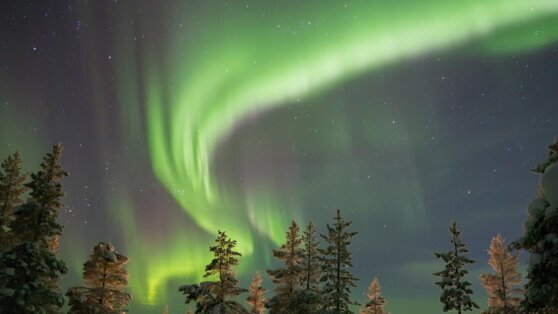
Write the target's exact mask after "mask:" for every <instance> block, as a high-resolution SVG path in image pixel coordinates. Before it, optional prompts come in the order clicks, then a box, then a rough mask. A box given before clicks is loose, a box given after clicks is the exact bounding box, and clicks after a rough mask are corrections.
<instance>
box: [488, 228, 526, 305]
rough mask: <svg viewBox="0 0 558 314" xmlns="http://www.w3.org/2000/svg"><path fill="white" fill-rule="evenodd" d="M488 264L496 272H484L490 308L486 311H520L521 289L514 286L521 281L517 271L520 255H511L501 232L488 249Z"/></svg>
mask: <svg viewBox="0 0 558 314" xmlns="http://www.w3.org/2000/svg"><path fill="white" fill-rule="evenodd" d="M488 255H489V259H488V264H489V265H490V267H492V269H493V270H494V274H482V275H481V281H482V285H483V286H484V288H485V289H486V292H487V294H488V309H487V311H485V313H487V314H488V313H498V314H514V313H517V311H518V306H519V302H520V301H521V299H520V298H519V297H518V294H520V293H521V292H522V290H521V289H517V288H514V286H517V285H519V284H520V283H521V275H520V274H519V272H518V271H517V264H518V256H517V255H511V254H510V253H509V252H508V249H507V247H506V246H505V245H504V238H502V236H501V235H500V234H498V235H497V236H495V237H493V238H492V241H491V242H490V248H489V249H488Z"/></svg>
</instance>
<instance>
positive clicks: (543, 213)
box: [513, 137, 558, 314]
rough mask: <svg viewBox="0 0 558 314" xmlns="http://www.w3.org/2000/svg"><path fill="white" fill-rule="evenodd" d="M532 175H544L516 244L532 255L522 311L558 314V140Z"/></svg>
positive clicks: (550, 147)
mask: <svg viewBox="0 0 558 314" xmlns="http://www.w3.org/2000/svg"><path fill="white" fill-rule="evenodd" d="M532 171H533V172H535V173H540V174H542V177H541V179H540V183H539V190H538V193H537V195H536V198H535V200H533V201H532V202H531V204H529V208H528V210H527V211H528V214H529V216H528V218H527V221H526V222H525V225H524V234H523V237H521V238H520V239H519V240H517V241H516V242H514V243H513V246H514V247H515V248H516V249H522V250H526V251H528V252H529V253H530V254H531V256H530V258H529V266H528V267H527V279H528V282H527V284H526V285H525V298H524V300H523V302H522V304H521V307H522V311H524V312H526V313H545V314H546V313H558V137H557V138H556V139H555V140H554V143H553V144H551V145H550V146H548V157H547V160H546V161H545V162H543V163H541V164H539V165H538V166H537V167H536V168H535V169H533V170H532Z"/></svg>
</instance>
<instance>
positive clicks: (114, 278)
mask: <svg viewBox="0 0 558 314" xmlns="http://www.w3.org/2000/svg"><path fill="white" fill-rule="evenodd" d="M127 263H128V258H127V257H126V256H124V255H122V254H120V253H118V252H116V250H115V249H114V246H113V245H112V244H110V243H104V242H100V243H99V244H97V245H95V247H94V248H93V252H92V254H91V255H90V256H89V260H87V262H85V264H83V281H84V283H85V287H72V288H70V289H68V292H67V293H66V295H67V296H68V298H69V305H70V311H69V313H72V314H74V313H75V314H82V313H106V314H120V313H122V312H123V311H124V310H125V308H126V307H127V306H128V303H130V301H131V300H132V295H131V294H130V293H128V292H126V287H127V286H128V272H127V271H126V270H125V269H124V266H125V265H126V264H127Z"/></svg>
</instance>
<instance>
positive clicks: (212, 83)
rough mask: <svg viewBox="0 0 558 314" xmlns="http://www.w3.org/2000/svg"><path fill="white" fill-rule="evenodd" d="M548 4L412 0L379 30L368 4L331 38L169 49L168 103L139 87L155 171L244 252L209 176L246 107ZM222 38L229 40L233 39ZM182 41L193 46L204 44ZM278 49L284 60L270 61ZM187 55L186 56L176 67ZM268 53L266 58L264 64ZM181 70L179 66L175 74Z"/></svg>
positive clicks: (316, 34)
mask: <svg viewBox="0 0 558 314" xmlns="http://www.w3.org/2000/svg"><path fill="white" fill-rule="evenodd" d="M355 7H356V6H355ZM557 8H558V4H557V3H556V1H552V0H547V1H537V2H536V3H533V2H532V1H514V2H513V3H510V2H509V1H490V2H486V1H467V2H459V3H453V2H452V3H451V5H449V4H444V3H443V2H437V1H436V2H435V1H432V2H431V3H429V4H428V5H424V4H423V2H421V5H420V7H419V6H417V7H415V8H413V7H411V8H406V9H407V10H413V9H416V10H418V12H421V13H422V14H421V15H420V16H419V14H417V15H416V16H414V15H413V14H408V13H406V12H408V11H400V12H392V14H393V15H394V16H393V17H392V21H391V23H390V25H388V26H386V25H381V23H378V22H376V20H377V18H379V17H380V15H379V14H378V12H377V11H376V9H378V8H377V7H375V6H370V7H369V8H368V9H367V8H356V10H353V11H351V10H350V9H348V10H349V13H346V14H347V15H348V16H352V15H354V16H357V20H358V21H356V22H354V23H353V22H351V21H348V22H347V23H345V24H344V25H341V24H335V25H333V26H334V27H335V29H334V30H331V32H332V34H338V35H340V37H338V38H327V37H324V36H323V35H321V34H323V33H325V32H328V31H329V29H325V30H324V29H321V28H319V27H317V28H316V30H311V31H308V33H306V34H301V36H304V42H301V41H299V40H297V39H296V38H295V37H293V38H292V40H289V39H287V40H283V41H280V42H279V43H278V44H277V43H275V42H273V41H270V42H267V43H266V45H268V46H269V47H267V48H262V47H258V46H260V43H263V42H265V40H264V38H258V36H259V35H260V36H261V34H260V33H258V32H255V31H254V32H252V33H253V34H238V33H236V32H235V31H234V30H232V31H229V32H227V30H225V31H224V32H223V33H222V34H219V33H217V35H215V36H216V37H215V38H212V39H211V40H210V42H211V43H223V46H220V45H219V44H217V47H211V49H212V51H213V52H212V53H211V54H210V55H209V56H207V57H205V58H204V57H202V56H200V55H199V53H198V54H196V53H195V52H193V53H192V54H193V55H194V56H191V55H189V54H188V52H189V51H188V50H191V48H190V49H188V48H185V49H183V50H179V51H183V52H184V53H180V54H178V56H177V57H176V58H177V60H175V62H174V63H172V64H176V65H177V66H176V67H175V70H176V71H177V72H178V74H173V75H172V76H173V77H174V76H176V78H175V79H173V80H172V82H173V85H174V86H175V87H174V88H175V89H176V90H177V91H178V92H177V93H176V94H175V93H172V94H168V95H166V96H167V98H168V101H166V102H163V101H160V100H157V99H155V98H157V94H158V93H160V91H159V89H158V88H157V87H153V86H152V87H150V88H148V94H149V95H150V96H151V99H150V106H149V115H148V116H149V127H150V145H151V151H152V157H153V167H154V169H155V173H156V174H157V176H158V177H159V178H160V179H161V181H162V182H163V183H164V184H165V185H166V186H167V188H168V189H169V190H170V191H171V192H172V193H173V195H174V196H175V198H176V199H177V200H178V201H179V202H180V203H181V204H182V205H183V207H184V208H185V209H186V210H187V212H188V213H189V215H191V216H192V218H194V219H195V220H196V222H197V223H198V224H199V225H200V226H202V228H204V229H206V230H207V231H209V232H215V230H217V229H219V228H225V229H232V230H234V231H235V233H238V234H239V237H240V240H241V241H242V240H243V241H242V242H241V243H243V245H244V249H245V250H246V249H247V248H248V247H250V246H251V244H250V243H251V241H250V239H251V236H250V234H249V232H248V231H247V230H238V229H239V228H238V224H237V222H238V221H239V219H242V218H243V217H245V215H246V214H245V209H244V208H235V207H238V205H236V204H235V203H238V202H234V199H232V200H230V201H231V202H228V201H229V200H227V202H224V201H223V198H222V194H223V192H221V191H218V190H217V188H216V187H215V184H214V182H213V179H212V174H211V172H210V162H211V156H212V154H213V152H214V151H215V148H216V146H217V144H218V143H219V141H220V140H221V139H222V138H223V136H225V135H227V134H229V133H230V132H231V130H232V129H233V128H234V126H235V124H236V123H238V122H239V121H241V120H242V119H243V118H244V117H246V116H247V115H249V114H251V113H254V112H257V111H261V110H266V109H270V108H272V107H274V106H278V105H281V104H284V103H287V102H289V101H293V100H294V99H296V98H297V97H303V96H306V95H309V94H311V93H314V92H317V91H319V90H321V89H323V88H325V87H327V86H329V85H332V84H335V83H337V82H339V81H341V80H346V79H347V78H349V77H352V76H354V75H356V74H358V73H361V72H364V71H370V70H371V69H374V68H378V67H379V66H383V65H386V64H390V63H394V62H397V61H398V60H402V59H408V58H412V57H414V56H417V55H420V54H424V53H427V52H430V51H434V50H440V49H447V48H451V47H455V46H457V45H459V44H461V43H464V42H467V41H469V40H472V39H475V38H480V37H485V36H488V35H491V34H493V33H495V32H497V31H499V30H500V29H503V28H506V27H510V26H512V25H515V24H517V23H521V22H524V21H529V20H531V19H534V18H537V17H540V16H542V15H546V14H549V13H551V12H555V11H556V10H557ZM338 9H341V8H338ZM426 10H429V11H426ZM383 13H385V12H383ZM413 17H417V18H418V17H420V20H415V19H413ZM417 21H419V23H417ZM382 22H385V18H384V19H382ZM257 27H258V26H257V25H254V28H257ZM241 29H243V30H245V29H244V28H242V27H241ZM340 29H341V30H340ZM301 32H302V31H301ZM254 37H255V38H256V39H254ZM226 38H235V42H234V43H231V42H230V41H229V40H227V39H226ZM247 38H250V41H249V40H248V39H247ZM271 40H273V38H272V39H271ZM188 44H189V45H192V46H194V47H196V48H197V49H199V50H203V48H204V46H201V45H196V44H192V43H188ZM214 45H215V44H214ZM254 46H256V48H255V50H254V51H252V50H251V48H252V47H254ZM281 52H284V54H283V56H284V57H283V58H278V57H277V54H278V53H279V54H280V53H281ZM188 58H194V60H192V61H190V63H188V64H186V65H182V64H183V60H184V59H186V60H188ZM268 59H269V60H273V62H272V63H266V62H265V61H266V60H268ZM256 60H258V61H256ZM260 63H262V64H261V65H260ZM183 67H184V68H188V69H187V70H186V69H183V70H181V68H183ZM181 71H187V72H186V73H185V74H183V73H182V72H181ZM164 111H166V112H167V113H166V114H165V112H164ZM177 191H179V193H177ZM241 229H242V228H241ZM259 231H261V232H264V233H266V234H267V235H268V236H269V237H270V238H271V239H274V240H279V239H280V237H282V232H280V233H279V234H274V233H271V232H270V231H268V230H263V228H262V229H261V230H259Z"/></svg>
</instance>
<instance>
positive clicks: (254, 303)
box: [246, 272, 267, 314]
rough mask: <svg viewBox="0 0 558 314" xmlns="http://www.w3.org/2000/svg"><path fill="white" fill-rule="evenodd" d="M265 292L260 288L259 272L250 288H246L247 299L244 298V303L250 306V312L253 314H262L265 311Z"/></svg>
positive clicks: (260, 278)
mask: <svg viewBox="0 0 558 314" xmlns="http://www.w3.org/2000/svg"><path fill="white" fill-rule="evenodd" d="M265 292H266V290H265V289H264V288H263V287H262V277H261V276H260V272H256V275H255V276H254V279H252V283H250V287H249V288H248V294H249V295H248V298H246V303H248V304H249V305H250V311H251V312H252V313H254V314H262V313H263V312H264V310H265V303H266V302H267V299H266V297H265Z"/></svg>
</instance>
